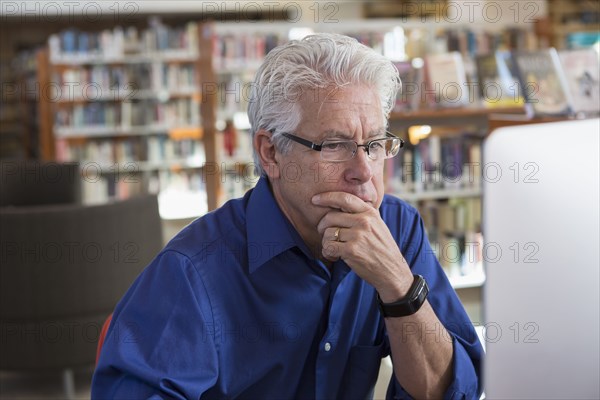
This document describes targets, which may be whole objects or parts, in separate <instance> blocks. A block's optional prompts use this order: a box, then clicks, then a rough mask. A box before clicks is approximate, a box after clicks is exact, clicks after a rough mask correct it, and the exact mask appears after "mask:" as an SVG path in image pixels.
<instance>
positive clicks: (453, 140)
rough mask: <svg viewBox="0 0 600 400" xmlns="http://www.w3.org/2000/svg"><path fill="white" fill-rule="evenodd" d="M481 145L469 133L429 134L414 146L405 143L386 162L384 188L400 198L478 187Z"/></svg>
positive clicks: (477, 138) (476, 138)
mask: <svg viewBox="0 0 600 400" xmlns="http://www.w3.org/2000/svg"><path fill="white" fill-rule="evenodd" d="M481 146H482V139H481V137H479V136H476V135H469V134H465V135H462V136H456V137H443V138H442V137H440V136H437V135H429V136H428V137H426V138H424V139H421V140H419V142H418V144H416V145H411V144H410V143H408V144H407V145H406V148H404V149H402V151H401V152H400V154H398V156H396V157H394V158H391V159H389V160H388V161H387V164H386V171H387V172H386V174H387V184H388V188H387V190H388V191H389V192H391V193H395V194H397V195H399V196H400V197H402V195H403V194H405V193H422V192H425V191H433V190H460V189H468V188H475V189H477V188H480V186H481V179H482V167H483V165H482V160H481Z"/></svg>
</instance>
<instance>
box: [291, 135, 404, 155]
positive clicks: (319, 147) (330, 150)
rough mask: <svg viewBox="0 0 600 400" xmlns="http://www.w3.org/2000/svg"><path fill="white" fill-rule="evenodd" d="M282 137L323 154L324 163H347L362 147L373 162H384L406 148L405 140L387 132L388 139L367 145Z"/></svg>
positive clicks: (347, 141) (351, 141)
mask: <svg viewBox="0 0 600 400" xmlns="http://www.w3.org/2000/svg"><path fill="white" fill-rule="evenodd" d="M282 135H283V136H284V137H286V138H288V139H290V140H293V141H294V142H296V143H300V144H301V145H304V146H306V147H308V148H310V149H313V150H315V151H319V152H321V159H322V160H324V161H347V160H350V159H351V158H353V157H354V156H355V155H356V151H357V150H358V148H359V147H362V148H363V149H364V150H365V151H366V152H367V156H368V157H369V158H370V159H371V160H382V159H386V158H392V157H394V156H396V155H397V154H398V152H399V151H400V148H402V147H404V140H402V139H400V138H399V137H397V136H395V135H393V134H392V133H390V132H386V137H384V138H380V139H374V140H370V141H368V142H367V143H365V144H358V143H357V142H355V141H354V140H325V141H323V142H322V143H321V144H316V143H313V142H311V141H309V140H306V139H302V138H301V137H298V136H296V135H293V134H291V133H282Z"/></svg>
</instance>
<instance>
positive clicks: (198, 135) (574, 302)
mask: <svg viewBox="0 0 600 400" xmlns="http://www.w3.org/2000/svg"><path fill="white" fill-rule="evenodd" d="M0 21H1V22H0V80H1V99H0V232H1V236H0V241H1V245H0V257H1V259H2V263H1V270H0V271H1V272H0V299H1V300H0V312H1V314H0V324H1V327H0V399H4V398H6V399H9V398H10V399H25V398H27V399H31V398H41V399H46V398H47V399H50V398H53V399H58V398H68V399H73V398H83V399H86V398H90V397H91V396H92V376H93V374H94V370H95V366H96V364H97V362H98V358H99V357H100V354H101V350H102V340H104V338H105V335H106V334H107V332H109V331H110V332H111V333H109V334H113V335H114V334H115V333H114V331H115V330H116V329H117V328H116V327H115V326H113V327H111V315H113V312H114V311H115V308H116V307H118V306H119V304H120V302H121V300H122V299H123V297H124V296H125V295H126V293H128V291H129V290H130V288H131V287H132V284H134V282H135V281H136V279H138V277H139V276H140V274H141V273H142V271H144V269H145V268H146V267H147V266H148V265H149V264H150V263H151V262H152V261H153V260H154V259H155V257H156V256H157V255H158V254H159V253H160V252H161V250H162V249H163V248H164V247H165V246H167V244H168V243H169V242H171V241H172V239H173V238H174V237H176V236H177V235H178V234H179V232H181V231H182V230H183V229H184V228H186V227H188V226H190V225H191V224H193V223H194V221H197V220H198V219H199V218H200V219H201V218H203V217H204V216H206V215H209V214H210V213H213V212H214V211H215V210H218V209H219V208H220V207H223V206H224V205H225V204H226V203H227V202H228V201H230V200H232V199H236V198H241V197H243V196H245V195H247V194H248V193H249V191H251V190H253V188H254V187H255V185H257V183H258V182H259V181H260V179H261V172H260V171H261V170H260V169H258V168H257V162H258V161H257V160H258V158H254V156H253V153H254V148H255V146H256V142H255V141H254V140H253V139H254V136H253V133H251V131H252V125H251V119H252V118H250V117H249V116H248V107H249V105H251V103H252V102H253V101H255V99H254V98H253V95H254V94H255V92H254V91H253V90H254V89H255V86H256V82H255V75H256V73H257V71H258V70H259V68H260V67H261V65H262V63H263V60H264V59H265V57H266V56H267V54H268V53H269V52H270V51H271V50H273V49H275V48H277V47H278V46H281V45H284V44H286V43H288V42H290V41H292V40H302V39H303V38H304V37H306V36H309V35H311V34H314V33H321V32H324V33H335V34H342V35H346V36H350V37H352V38H354V39H356V40H357V41H358V42H360V43H362V44H363V45H365V46H367V47H369V48H372V49H373V50H374V51H375V52H376V53H378V54H380V55H382V56H384V57H386V58H387V59H388V60H389V62H390V63H391V64H392V65H393V66H394V67H395V68H396V69H397V72H398V76H399V78H400V80H401V89H400V91H399V92H398V94H397V96H396V97H395V102H394V103H393V105H392V110H391V112H390V114H389V118H388V119H387V131H388V132H390V133H391V134H392V135H394V136H396V137H398V138H400V139H402V140H403V143H404V144H403V147H402V148H401V149H400V150H399V152H398V154H397V155H395V157H390V158H387V159H385V160H384V162H383V163H384V164H383V182H384V187H385V193H386V195H389V196H393V197H396V198H399V199H400V200H401V201H402V203H403V204H406V205H407V206H408V207H412V208H414V209H416V210H417V211H418V215H420V218H421V220H422V224H423V229H424V232H425V233H426V240H428V242H429V243H430V246H431V250H432V252H433V254H434V256H435V258H436V259H437V260H438V262H439V265H438V267H439V268H440V269H441V271H443V272H444V273H445V276H446V277H447V279H448V281H449V284H450V285H451V287H452V289H453V291H454V292H455V294H456V295H457V298H458V299H459V300H460V303H461V304H462V306H463V307H464V310H465V312H466V315H467V316H468V319H469V320H470V322H471V323H472V326H473V328H474V329H475V332H476V333H477V336H478V339H479V341H480V342H481V344H482V346H483V349H484V350H485V352H486V354H485V356H484V359H483V365H484V367H483V372H481V371H480V372H479V373H480V375H481V376H480V379H481V380H482V381H483V385H482V386H481V388H482V389H483V391H484V393H483V394H481V393H480V394H478V396H481V398H485V397H487V398H514V399H522V398H577V399H579V398H581V399H591V398H600V383H599V381H598V376H600V361H599V360H600V352H599V344H598V337H600V331H599V325H600V324H599V314H600V311H599V308H598V307H599V306H598V304H600V298H599V292H600V283H599V282H600V277H599V270H600V266H599V263H600V261H599V250H598V249H599V245H598V243H600V237H599V233H598V232H599V231H600V222H599V220H600V215H599V204H600V203H599V181H600V178H599V176H598V170H599V169H600V164H599V162H600V161H599V159H600V156H599V147H600V145H599V137H600V119H599V117H600V66H599V65H600V64H599V61H600V2H599V1H597V0H527V1H522V0H502V1H493V0H475V1H472V0H395V1H392V0H382V1H377V0H352V1H343V0H333V1H323V0H310V1H256V2H254V1H231V0H227V1H191V0H181V1H169V2H167V1H165V2H156V1H148V0H133V1H118V2H117V1H112V2H111V1H104V0H102V1H100V0H98V1H80V2H78V1H47V2H43V1H2V2H1V3H0ZM280 118H284V116H281V117H280ZM290 143H291V142H290ZM357 144H358V143H357ZM370 146H371V145H369V147H368V148H367V147H364V149H365V151H367V154H369V153H368V152H369V151H373V150H370ZM303 150H306V149H305V148H303ZM307 151H308V150H307ZM355 154H356V150H355ZM360 154H361V155H362V153H360ZM369 157H370V154H369ZM345 162H347V161H345ZM324 171H327V169H325V170H324ZM285 172H286V173H288V175H289V174H291V175H293V174H301V173H311V174H312V173H314V172H315V171H302V170H294V171H289V170H288V171H285ZM263 174H264V171H263ZM315 179H316V180H318V179H319V178H318V177H317V176H316V175H315ZM320 179H325V180H326V179H327V178H326V177H321V178H320ZM257 187H258V186H257ZM244 223H245V222H244ZM290 226H291V225H290ZM263 229H265V230H269V222H266V223H265V224H264V227H263ZM342 232H343V231H342ZM339 234H340V231H339V228H338V231H337V232H336V233H335V238H336V240H337V239H338V235H339ZM251 239H252V238H248V240H251ZM198 240H199V241H200V242H202V243H208V241H209V240H211V238H198ZM398 245H399V246H400V244H398ZM409 245H410V244H409ZM200 246H201V245H199V248H198V251H201V250H203V249H201V248H200ZM204 250H205V249H204ZM559 261H560V262H559ZM283 266H284V265H282V267H283ZM224 268H225V267H224ZM332 268H333V267H332ZM351 269H352V268H351ZM248 279H250V278H248ZM307 279H308V278H307ZM434 289H435V288H434V287H433V286H432V287H431V289H430V292H431V291H432V290H434ZM430 294H431V293H430ZM148 296H152V294H148ZM272 301H275V300H272ZM373 304H375V303H373ZM305 311H306V312H307V313H310V310H305ZM148 312H149V313H151V312H152V310H148ZM372 312H373V313H379V312H380V310H379V309H377V307H373V309H372ZM377 315H379V314H377ZM382 320H383V319H382ZM200 323H201V322H200ZM187 326H188V328H189V329H191V330H193V329H195V328H194V322H193V321H189V322H188V325H187ZM140 329H143V327H140ZM196 329H198V328H196ZM245 333H246V334H248V335H252V333H248V331H244V330H243V329H242V330H241V333H240V335H241V336H242V337H241V338H238V339H240V340H242V341H244V340H246V341H248V342H250V344H249V345H252V342H253V341H252V340H250V339H251V338H248V337H244V334H245ZM558 333H561V334H558ZM204 334H206V332H205V333H204ZM339 335H343V332H341V333H339ZM126 339H127V338H126V337H123V341H126ZM260 340H265V338H264V337H261V338H260ZM386 340H387V336H386ZM327 344H329V343H327ZM172 345H173V346H174V348H173V351H172V352H173V355H174V356H175V357H177V354H178V353H177V350H176V347H177V345H176V344H172ZM334 350H335V349H334ZM326 351H329V350H326ZM561 360H562V361H561ZM567 361H568V362H567ZM148 362H149V363H150V362H151V360H148ZM307 362H309V361H307ZM313 362H315V361H314V360H313ZM227 367H228V366H227V365H220V366H219V368H220V369H221V368H222V369H224V370H227ZM248 368H249V370H248V371H249V372H247V374H248V375H252V372H251V371H250V368H251V367H250V366H249V367H248ZM289 368H292V369H294V368H296V369H300V370H302V368H304V366H302V365H295V366H289ZM365 368H366V367H365ZM376 368H378V369H375V370H374V372H373V373H374V374H375V376H377V377H378V378H377V380H376V382H373V385H372V392H371V396H372V398H375V399H383V398H386V391H387V390H388V384H389V383H390V379H392V380H393V378H392V375H393V373H394V372H393V371H394V368H395V367H394V366H393V364H392V360H391V358H390V357H389V356H388V357H385V358H382V361H381V364H380V365H378V366H377V367H376ZM355 372H356V371H355ZM361 373H362V374H364V376H365V377H366V376H368V375H369V372H368V371H367V372H365V371H363V372H361ZM357 376H358V375H357ZM361 376H362V375H361ZM168 378H169V377H165V379H168ZM192 378H193V377H192ZM357 379H361V378H360V376H358V377H357ZM365 379H366V378H365ZM313 384H314V383H313ZM156 390H157V393H158V391H159V388H156ZM162 395H163V396H167V397H168V396H173V395H172V394H168V393H167V394H162ZM232 396H233V395H232ZM238 396H240V397H244V393H238ZM183 397H185V396H183V395H182V398H183ZM233 397H235V396H233ZM314 397H315V398H319V397H320V396H319V395H316V394H315V396H314ZM208 398H212V397H210V396H209V397H208ZM464 398H470V397H464Z"/></svg>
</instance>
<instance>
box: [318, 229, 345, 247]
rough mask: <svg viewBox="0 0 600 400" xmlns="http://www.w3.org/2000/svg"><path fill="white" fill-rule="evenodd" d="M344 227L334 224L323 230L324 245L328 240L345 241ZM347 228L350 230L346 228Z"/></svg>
mask: <svg viewBox="0 0 600 400" xmlns="http://www.w3.org/2000/svg"><path fill="white" fill-rule="evenodd" d="M343 229H344V228H342V227H341V226H332V227H329V228H327V229H325V231H324V232H323V240H322V242H323V245H325V244H327V243H328V242H343V241H344V240H342V230H343ZM346 230H348V229H347V228H346Z"/></svg>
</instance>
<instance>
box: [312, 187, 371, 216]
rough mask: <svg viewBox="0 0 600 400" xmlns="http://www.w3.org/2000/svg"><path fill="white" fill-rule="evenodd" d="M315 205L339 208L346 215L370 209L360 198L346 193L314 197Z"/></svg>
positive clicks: (323, 194) (324, 194)
mask: <svg viewBox="0 0 600 400" xmlns="http://www.w3.org/2000/svg"><path fill="white" fill-rule="evenodd" d="M312 202H313V204H314V205H317V206H322V207H331V208H337V209H338V210H341V211H343V212H346V213H359V212H363V211H366V210H368V209H369V205H368V204H367V203H365V202H364V201H362V200H361V199H360V198H359V197H358V196H355V195H353V194H351V193H346V192H324V193H320V194H317V195H315V196H313V198H312Z"/></svg>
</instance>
